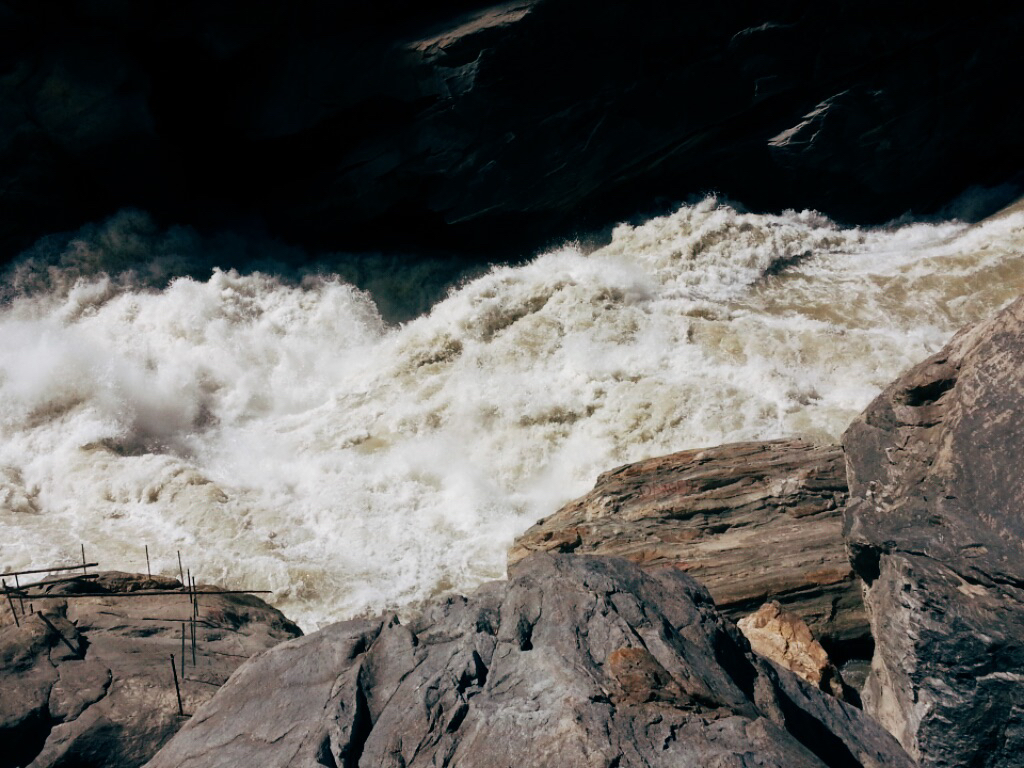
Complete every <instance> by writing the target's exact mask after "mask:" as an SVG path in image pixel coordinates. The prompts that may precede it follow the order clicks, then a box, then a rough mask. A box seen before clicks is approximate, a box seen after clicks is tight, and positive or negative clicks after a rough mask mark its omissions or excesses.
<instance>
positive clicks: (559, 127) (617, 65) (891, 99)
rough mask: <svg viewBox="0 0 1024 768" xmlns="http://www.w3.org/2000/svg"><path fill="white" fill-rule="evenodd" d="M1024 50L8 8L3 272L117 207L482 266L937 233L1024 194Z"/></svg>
mask: <svg viewBox="0 0 1024 768" xmlns="http://www.w3.org/2000/svg"><path fill="white" fill-rule="evenodd" d="M1022 32H1024V10H1022V9H1020V8H1019V7H1016V6H1014V5H1013V4H1009V3H1002V2H976V3H971V4H969V5H966V6H965V5H956V6H936V5H929V6H927V7H925V6H920V7H918V6H917V5H914V4H911V5H906V4H898V5H897V4H892V3H883V2H878V1H871V2H864V0H860V1H859V2H851V1H847V0H843V1H842V2H834V3H813V2H809V0H795V1H793V2H781V3H769V4H765V3H755V2H751V1H749V0H730V1H729V2H726V3H724V4H707V5H693V4H678V5H666V4H665V3H660V2H654V0H642V1H640V2H633V3H628V4H623V3H604V4H600V3H599V4H595V3H584V2H581V0H513V1H512V2H505V3H493V2H473V1H472V0H447V1H446V2H439V3H429V4H423V3H413V2H409V1H408V0H382V1H381V2H376V3H363V4H353V3H335V2H328V1H327V0H313V1H312V2H306V3H286V2H283V0H247V2H240V0H223V1H222V2H217V3H198V4H197V3H169V2H164V1H163V0H160V1H159V2H149V3H129V2H102V3H98V2H93V1H92V0H66V1H65V2H61V3H58V4H53V3H39V2H35V1H34V0H5V1H4V2H2V3H0V48H2V50H3V59H2V61H0V169H2V170H0V205H2V209H3V211H4V215H3V217H2V218H0V256H2V257H9V256H10V255H12V254H13V253H16V252H17V251H18V250H19V249H20V248H22V247H24V246H25V245H27V244H28V243H29V242H31V240H32V239H33V238H34V237H35V236H38V235H40V234H44V233H49V232H53V231H54V230H57V229H61V228H74V227H77V226H78V225H80V224H82V223H83V222H85V221H88V220H94V219H96V218H99V217H102V216H104V215H108V214H111V213H113V212H114V211H115V210H117V209H118V208H120V207H124V206H139V207H142V208H145V209H148V210H151V211H153V212H154V213H155V214H157V215H158V217H160V219H161V220H163V221H174V222H181V221H185V222H187V223H193V224H200V225H202V224H216V225H227V226H240V227H243V228H244V227H249V226H253V220H256V221H258V222H262V223H263V224H265V225H267V226H268V227H269V228H270V230H271V231H272V232H273V233H274V234H276V235H278V236H283V237H285V238H288V239H289V240H291V241H292V242H297V243H300V244H304V245H307V246H320V245H326V246H329V247H332V248H334V247H346V248H347V247H358V246H359V245H360V244H362V245H369V246H370V247H373V248H379V247H382V246H383V245H386V244H388V243H389V242H392V241H395V240H396V239H401V240H403V241H405V243H407V244H409V243H411V244H412V245H415V246H418V247H425V246H430V245H436V246H442V247H456V248H461V249H466V250H468V251H470V252H478V251H479V250H480V249H481V248H483V249H485V250H486V254H487V256H488V257H489V256H493V255H494V253H495V251H496V250H499V249H500V248H501V247H502V245H501V244H502V243H505V244H507V245H508V246H509V247H514V248H516V249H520V250H521V249H523V248H524V247H537V245H538V244H540V243H542V242H544V240H545V239H546V238H550V237H562V236H565V235H570V234H572V233H573V232H574V231H576V230H580V229H582V230H585V231H591V230H593V229H596V228H599V227H601V226H604V225H606V224H608V223H609V222H610V221H615V220H617V219H618V218H620V217H623V216H628V215H632V214H634V213H636V212H638V211H639V210H649V209H650V207H651V206H652V205H656V204H657V202H656V201H657V200H658V196H659V195H660V196H666V197H667V198H668V199H671V200H680V199H683V198H685V197H686V196H687V195H689V194H695V193H704V192H707V191H710V190H717V191H721V192H724V193H726V194H727V195H730V196H732V197H734V198H737V199H739V200H741V201H743V202H744V203H745V204H747V205H749V206H753V207H761V208H772V209H776V210H779V209H782V208H787V207H804V206H811V207H815V208H818V209H820V210H823V211H825V212H827V213H830V214H833V215H837V216H839V217H841V218H845V219H855V220H858V221H869V220H871V221H878V220H883V219H887V218H890V217H892V216H896V215H899V214H902V213H904V212H905V211H906V210H908V209H913V210H914V211H915V212H918V213H920V212H922V211H926V210H934V209H935V208H936V207H937V206H940V205H942V204H943V203H945V202H946V201H947V200H948V199H950V198H951V197H953V196H954V195H956V194H958V193H959V192H961V191H962V190H963V189H964V188H965V187H966V186H968V185H971V184H989V183H997V182H1000V181H1004V180H1006V179H1007V178H1009V177H1012V176H1013V175H1014V174H1015V173H1017V172H1018V171H1019V170H1020V169H1021V168H1024V147H1022V145H1021V142H1020V141H1019V140H1018V137H1019V135H1020V133H1021V129H1022V127H1024V106H1022V104H1024V99H1022V98H1021V89H1022V87H1024V86H1022V85H1021V84H1020V83H1019V82H1018V81H1019V78H1013V77H1007V76H1006V75H1007V73H1012V72H1015V71H1016V70H1017V61H1018V57H1019V52H1018V45H1017V40H1018V39H1019V38H1020V36H1021V33H1022ZM519 252H520V251H516V253H519ZM222 266H231V265H222Z"/></svg>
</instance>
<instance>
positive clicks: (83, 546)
mask: <svg viewBox="0 0 1024 768" xmlns="http://www.w3.org/2000/svg"><path fill="white" fill-rule="evenodd" d="M85 569H86V565H85V544H84V543H83V544H82V575H83V576H84V575H85V574H86V573H87V571H86V570H85Z"/></svg>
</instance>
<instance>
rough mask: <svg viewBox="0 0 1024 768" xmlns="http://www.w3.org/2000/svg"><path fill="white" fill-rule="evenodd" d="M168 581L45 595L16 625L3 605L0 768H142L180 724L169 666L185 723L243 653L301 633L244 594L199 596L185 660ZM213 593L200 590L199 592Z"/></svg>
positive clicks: (118, 577) (178, 607)
mask: <svg viewBox="0 0 1024 768" xmlns="http://www.w3.org/2000/svg"><path fill="white" fill-rule="evenodd" d="M175 587H180V584H179V583H178V582H177V581H176V580H172V579H167V578H161V577H152V578H151V577H147V576H136V575H131V574H123V573H117V572H107V573H103V574H100V577H99V578H98V579H97V580H94V581H87V582H81V583H72V584H63V585H58V586H54V587H50V588H49V593H50V594H51V595H67V594H69V593H82V592H85V591H87V592H89V593H98V594H99V595H100V596H98V597H77V598H75V597H67V598H63V599H39V598H37V599H35V600H34V601H32V605H31V608H32V609H34V610H35V611H38V612H39V613H41V614H42V617H40V616H38V615H36V614H34V613H33V612H32V611H31V610H30V609H29V608H28V605H27V604H26V615H24V616H21V615H20V613H21V612H20V608H21V606H20V604H19V603H20V601H15V605H16V608H17V610H18V613H19V621H20V626H18V625H16V624H15V621H14V618H13V617H12V616H11V612H10V606H9V605H8V604H7V601H6V599H5V600H4V603H5V604H4V605H2V606H0V607H2V608H3V613H2V614H0V691H2V694H0V766H2V767H3V768H17V767H19V766H27V765H31V766H32V768H57V767H58V766H60V767H62V768H133V767H134V766H138V765H141V764H142V763H144V762H146V760H148V759H149V758H150V757H152V756H153V754H154V753H155V752H156V751H157V749H159V748H160V746H161V745H163V744H164V742H166V741H167V740H168V739H169V738H170V737H171V735H172V734H174V733H175V731H177V730H178V728H180V727H181V725H182V723H183V722H184V721H185V719H186V718H184V717H181V716H180V715H179V713H178V700H177V694H176V692H175V685H174V676H173V674H172V671H171V659H170V657H171V655H172V654H173V655H174V656H175V665H176V671H177V674H178V676H179V680H178V687H179V690H180V693H181V699H182V705H183V709H184V712H185V715H186V716H188V715H191V714H192V713H193V712H195V711H196V710H197V709H198V708H199V707H200V706H202V705H203V704H204V703H205V702H206V701H208V700H209V699H210V698H211V697H212V696H213V694H214V692H215V691H216V690H217V689H218V688H219V687H220V686H221V685H223V684H224V682H225V681H227V679H228V678H229V677H230V676H231V673H232V672H234V670H235V669H236V668H237V667H238V665H239V664H241V663H242V662H243V661H245V660H246V659H248V658H249V657H250V656H252V655H253V654H255V653H259V652H260V651H264V650H266V649H268V648H271V647H273V646H274V645H277V644H278V643H280V642H282V641H283V640H290V639H292V638H294V637H296V636H297V635H299V634H301V633H300V632H299V630H298V628H297V627H296V626H295V625H294V624H292V623H291V622H290V621H288V620H287V619H286V618H284V616H282V615H281V613H280V612H279V611H277V610H276V609H274V608H271V607H270V606H268V605H267V604H266V603H264V602H263V601H262V600H260V599H258V598H256V597H254V596H250V595H219V594H207V595H203V594H200V596H199V617H198V620H197V623H196V639H197V643H196V653H195V657H194V660H193V656H192V641H191V638H192V631H191V625H190V624H189V625H188V630H187V632H186V634H187V638H186V639H187V642H186V659H185V663H184V665H183V664H182V658H181V631H182V623H183V622H185V621H188V619H189V618H190V617H191V616H192V603H191V600H190V598H189V596H188V595H187V594H186V593H184V592H183V593H180V594H177V595H171V596H166V595H164V596H159V595H157V596H147V597H141V596H137V593H140V592H143V591H146V590H154V589H157V590H166V589H173V588H175ZM210 589H213V588H212V587H200V590H201V591H204V590H210Z"/></svg>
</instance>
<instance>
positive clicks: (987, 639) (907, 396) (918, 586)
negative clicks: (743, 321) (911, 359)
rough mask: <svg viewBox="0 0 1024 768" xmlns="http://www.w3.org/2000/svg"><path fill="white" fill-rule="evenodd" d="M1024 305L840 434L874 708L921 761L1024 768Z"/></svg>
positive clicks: (961, 338) (969, 334) (890, 392)
mask: <svg viewBox="0 0 1024 768" xmlns="http://www.w3.org/2000/svg"><path fill="white" fill-rule="evenodd" d="M1022 370H1024V300H1018V301H1016V302H1015V303H1014V304H1012V305H1011V306H1009V307H1008V308H1007V309H1005V310H1003V311H1002V312H1001V313H999V314H998V315H997V316H996V317H994V318H993V319H991V320H989V321H987V322H984V323H981V324H979V325H977V326H974V327H973V328H970V329H968V330H965V331H963V332H961V333H960V334H959V335H957V336H956V337H955V338H954V339H953V341H952V342H950V344H949V345H948V346H947V347H946V348H945V349H943V350H942V351H941V352H939V353H938V354H936V355H934V356H933V357H931V358H929V359H928V360H925V361H924V362H923V363H921V364H920V365H918V366H916V367H915V368H913V369H911V370H910V371H909V372H908V373H907V374H905V375H904V376H902V377H901V378H900V379H899V380H898V381H896V382H894V383H893V384H892V385H891V386H890V387H888V388H887V389H886V390H885V391H884V392H883V393H882V394H881V395H880V396H879V397H878V399H876V400H875V401H874V402H873V403H872V404H871V406H870V407H869V408H868V409H867V410H866V411H865V412H864V414H863V415H862V416H860V417H859V418H858V419H857V420H856V421H855V422H854V423H853V425H852V426H851V427H850V428H849V430H848V431H847V432H846V434H845V435H844V436H843V445H844V447H845V449H846V451H847V454H848V457H849V476H850V490H851V498H850V503H849V505H848V507H847V510H846V535H847V538H848V541H849V545H850V549H851V556H852V558H853V562H854V565H855V567H856V569H857V572H858V574H859V575H860V576H861V577H862V578H863V579H864V581H865V582H866V583H867V585H868V589H867V598H866V602H867V607H868V610H869V613H870V616H871V624H872V629H873V632H874V635H875V639H876V650H875V656H874V660H873V664H872V671H871V675H870V677H869V679H868V684H867V688H866V690H865V692H864V702H865V707H866V709H867V711H868V712H870V713H872V714H873V715H874V716H875V717H877V718H878V719H879V720H880V721H881V722H882V723H884V724H885V725H886V727H888V728H889V729H890V730H891V731H892V732H893V733H894V734H896V736H897V737H898V738H899V739H900V741H901V742H902V743H903V745H904V746H905V747H906V748H907V751H908V752H910V753H911V754H912V755H913V756H914V757H915V758H917V759H918V760H919V761H920V764H921V765H922V766H967V765H970V766H984V767H987V768H988V767H990V768H995V767H996V766H1001V767H1003V768H1006V767H1007V766H1021V765H1024V695H1022V691H1024V544H1022V541H1024V485H1022V484H1021V482H1020V477H1021V474H1020V473H1021V468H1022V467H1024V415H1022V414H1024V386H1022V383H1021V371H1022Z"/></svg>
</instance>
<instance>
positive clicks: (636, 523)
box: [509, 440, 870, 657]
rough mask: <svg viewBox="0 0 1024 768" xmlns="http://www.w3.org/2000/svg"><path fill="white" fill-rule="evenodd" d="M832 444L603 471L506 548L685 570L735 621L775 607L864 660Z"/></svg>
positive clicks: (856, 585)
mask: <svg viewBox="0 0 1024 768" xmlns="http://www.w3.org/2000/svg"><path fill="white" fill-rule="evenodd" d="M845 500H846V469H845V464H844V461H843V455H842V451H841V450H840V448H839V447H838V446H816V445H813V444H811V443H808V442H806V441H803V440H775V441H770V442H764V443H734V444H731V445H724V446H718V447H715V448H705V449H700V450H690V451H682V452H680V453H674V454H671V455H669V456H662V457H659V458H654V459H648V460H646V461H641V462H638V463H636V464H629V465H627V466H624V467H619V468H618V469H614V470H612V471H610V472H605V473H604V474H602V475H601V476H600V477H599V478H598V479H597V483H596V484H595V486H594V490H592V491H591V492H590V493H588V494H587V495H586V496H583V497H581V498H580V499H577V500H576V501H573V502H570V503H569V504H567V505H566V506H564V507H563V508H562V509H560V510H558V511H557V512H556V513H555V514H553V515H551V516H550V517H547V518H545V519H543V520H541V521H539V522H538V523H537V524H536V525H534V526H533V527H531V528H530V529H529V530H527V531H526V533H524V534H523V535H522V536H521V537H519V538H518V539H517V540H516V541H515V543H514V544H513V546H512V548H511V551H510V553H509V562H510V563H514V562H516V561H518V560H521V559H522V558H523V557H525V556H526V555H527V554H529V553H530V552H534V551H548V552H574V553H578V554H599V555H615V556H618V557H625V558H627V559H629V560H633V561H635V562H638V563H640V564H642V565H643V566H645V567H648V568H658V567H671V568H676V569H680V570H684V571H686V572H687V573H689V574H690V575H691V576H693V577H694V578H696V579H697V580H698V581H700V582H701V583H702V584H703V585H704V586H706V587H707V588H708V590H709V591H710V592H711V594H712V596H713V597H714V599H715V602H716V603H717V605H718V607H719V608H720V609H721V610H722V611H724V612H725V613H726V614H727V615H729V616H730V617H732V618H733V619H738V618H740V617H741V616H744V615H746V614H748V613H752V612H753V611H755V610H757V609H758V608H759V607H760V606H761V605H762V604H763V603H764V602H766V601H767V600H777V601H778V602H779V603H780V604H782V606H784V607H785V608H786V609H787V610H790V611H792V612H794V613H796V614H797V615H798V616H800V618H802V619H803V620H804V621H806V622H807V624H808V625H809V626H810V628H811V631H812V632H813V633H814V634H815V636H816V637H818V638H819V639H820V640H822V641H823V642H824V643H825V644H826V646H828V647H829V650H830V652H831V651H833V650H837V651H838V656H839V657H843V656H847V655H850V654H851V653H852V654H853V655H856V654H857V653H858V652H864V649H865V648H866V649H867V654H868V655H870V639H869V638H870V636H869V630H868V622H867V616H866V614H865V613H864V607H863V603H862V601H861V586H860V582H859V580H858V579H857V578H856V577H855V576H854V574H853V569H852V568H851V567H850V563H849V559H848V557H847V554H846V548H845V545H844V543H843V539H842V526H843V523H842V507H843V504H844V502H845Z"/></svg>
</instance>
